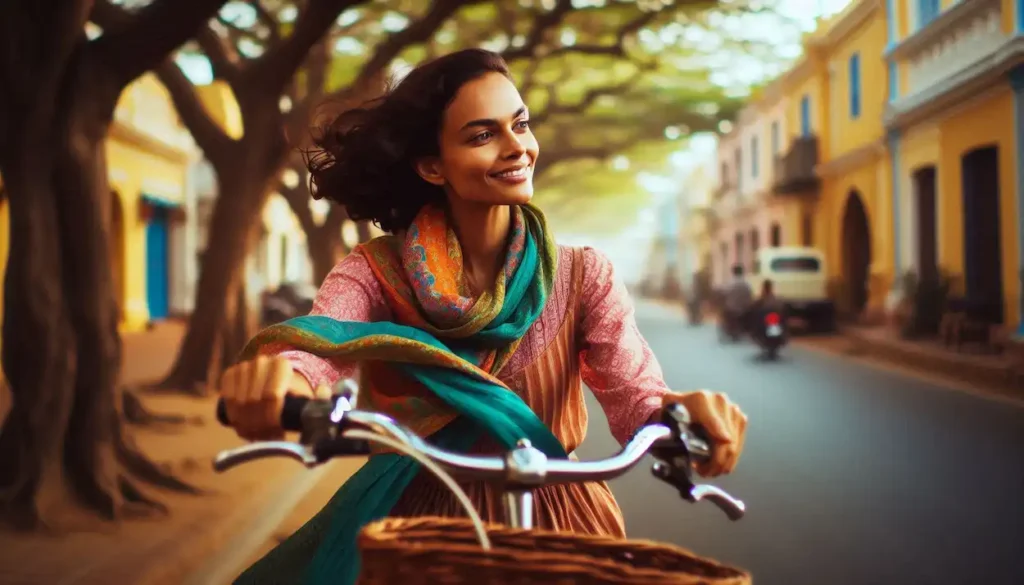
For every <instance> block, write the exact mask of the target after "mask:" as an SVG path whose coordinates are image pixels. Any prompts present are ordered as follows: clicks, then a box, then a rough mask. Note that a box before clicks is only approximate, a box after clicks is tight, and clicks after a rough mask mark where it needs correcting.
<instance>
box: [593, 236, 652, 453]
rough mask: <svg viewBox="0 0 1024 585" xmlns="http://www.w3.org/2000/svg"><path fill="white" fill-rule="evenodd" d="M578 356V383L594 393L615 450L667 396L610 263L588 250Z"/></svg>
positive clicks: (646, 419) (594, 251) (621, 285)
mask: <svg viewBox="0 0 1024 585" xmlns="http://www.w3.org/2000/svg"><path fill="white" fill-rule="evenodd" d="M583 262H584V263H583V291H582V298H581V299H580V309H581V311H582V315H581V320H580V328H581V340H582V350H581V354H580V363H581V372H582V375H583V381H584V382H586V383H587V386H589V387H590V389H591V390H592V391H593V392H594V395H595V396H596V397H597V400H598V402H600V403H601V408H602V409H603V410H604V413H605V416H606V417H607V418H608V424H609V426H610V427H611V431H612V435H613V436H614V437H615V439H616V440H617V441H619V444H625V443H626V441H628V440H629V437H630V436H632V434H633V433H634V432H635V431H636V429H638V428H639V427H640V426H642V425H644V424H646V423H647V422H648V421H650V420H651V418H652V417H654V416H655V415H656V414H657V413H658V412H659V411H660V409H661V400H662V396H664V395H665V394H666V393H668V392H670V390H669V388H668V386H666V385H665V379H664V376H663V375H662V372H661V366H660V365H659V364H658V360H657V358H655V357H654V353H653V352H651V348H650V347H648V345H647V342H646V341H645V340H644V338H643V336H642V335H640V330H639V329H638V328H637V326H636V320H635V319H634V317H633V303H632V301H631V300H630V298H629V293H628V292H626V286H625V285H624V284H623V283H622V282H621V281H620V280H618V279H617V278H616V276H615V272H614V270H613V268H612V263H611V261H610V260H609V259H608V258H607V257H606V256H605V255H604V254H602V253H600V252H598V251H597V250H594V249H592V248H585V249H584V251H583Z"/></svg>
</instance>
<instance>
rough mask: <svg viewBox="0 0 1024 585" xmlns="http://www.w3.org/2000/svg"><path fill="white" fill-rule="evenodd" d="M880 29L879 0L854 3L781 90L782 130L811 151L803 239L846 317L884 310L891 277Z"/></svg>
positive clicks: (825, 29)
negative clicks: (815, 251) (813, 159)
mask: <svg viewBox="0 0 1024 585" xmlns="http://www.w3.org/2000/svg"><path fill="white" fill-rule="evenodd" d="M886 23H887V20H886V11H885V5H884V4H883V2H882V1H881V0H860V1H857V2H854V3H853V4H851V5H850V6H848V7H847V8H846V10H844V11H843V12H841V13H839V14H837V15H835V16H834V17H832V18H831V19H829V20H828V21H826V22H823V23H821V26H820V27H819V29H818V31H817V32H816V33H815V34H813V35H811V36H810V37H809V38H808V40H807V42H806V48H807V54H806V56H805V58H804V61H803V62H802V63H801V64H800V65H798V66H797V67H796V68H795V69H794V71H793V73H792V74H791V79H790V81H789V83H788V84H787V91H788V93H789V102H790V104H791V112H790V116H789V120H790V121H791V126H790V131H791V132H792V133H793V135H794V136H797V137H804V139H805V140H807V141H808V142H810V141H813V142H815V143H816V144H817V149H818V155H817V158H818V164H817V165H816V168H815V174H816V175H817V177H818V178H819V179H820V183H819V184H818V186H817V193H814V192H813V191H814V190H813V189H808V190H807V191H809V193H808V194H809V195H810V196H809V197H807V199H809V200H811V201H813V203H810V204H809V207H811V208H813V210H814V221H813V226H812V227H811V231H812V232H813V233H814V234H815V235H817V237H812V238H811V239H812V240H813V242H814V245H815V246H816V247H818V248H821V249H822V250H823V251H824V252H825V255H826V259H827V265H828V271H829V276H830V278H831V280H832V281H833V283H834V285H835V286H834V289H833V290H834V294H835V295H836V297H837V298H836V301H838V304H839V308H840V310H842V311H846V312H848V313H850V314H854V315H858V314H862V313H864V312H865V311H866V310H867V311H871V310H880V309H881V308H882V305H883V303H884V300H885V296H886V294H887V292H888V290H889V287H890V285H891V283H892V280H893V274H894V266H893V263H892V258H893V255H892V253H891V251H890V250H891V249H892V238H891V237H890V234H891V233H892V232H891V228H890V227H889V226H890V225H891V219H890V214H889V210H890V205H889V201H891V194H890V189H889V182H890V181H889V180H888V177H889V176H890V174H891V171H890V170H889V166H888V156H887V151H886V142H885V131H884V127H883V125H882V115H883V113H884V111H885V106H886V98H887V91H886V83H887V73H886V67H885V61H884V57H883V53H884V51H885V46H886V35H887V32H886V31H887V29H886ZM797 144H799V141H798V142H797ZM806 148H812V146H811V145H810V144H808V145H807V146H806ZM805 158H810V157H805Z"/></svg>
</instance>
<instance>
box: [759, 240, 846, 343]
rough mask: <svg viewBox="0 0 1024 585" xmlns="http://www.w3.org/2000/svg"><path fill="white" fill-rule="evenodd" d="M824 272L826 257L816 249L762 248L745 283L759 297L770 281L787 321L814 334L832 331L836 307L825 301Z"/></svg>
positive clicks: (826, 295) (826, 286)
mask: <svg viewBox="0 0 1024 585" xmlns="http://www.w3.org/2000/svg"><path fill="white" fill-rule="evenodd" d="M825 268H826V267H825V255H824V254H822V253H821V252H820V251H819V250H817V249H815V248H801V247H785V248H762V249H760V250H758V251H757V258H756V260H755V261H754V270H753V272H752V273H750V274H749V275H748V276H747V283H749V284H750V287H751V289H753V291H754V295H755V296H759V295H760V293H761V283H762V282H764V280H765V279H769V280H771V281H772V287H773V289H774V291H775V296H776V298H778V299H779V301H780V302H781V303H782V304H783V306H784V307H785V310H786V317H787V318H792V317H796V318H799V319H802V320H804V321H806V322H807V324H808V326H809V327H810V328H811V329H812V330H814V331H831V330H832V329H833V328H834V327H835V306H834V305H833V303H832V301H831V300H830V299H829V298H828V277H827V274H828V272H827V270H826V269H825Z"/></svg>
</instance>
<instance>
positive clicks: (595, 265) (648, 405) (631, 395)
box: [281, 246, 669, 444]
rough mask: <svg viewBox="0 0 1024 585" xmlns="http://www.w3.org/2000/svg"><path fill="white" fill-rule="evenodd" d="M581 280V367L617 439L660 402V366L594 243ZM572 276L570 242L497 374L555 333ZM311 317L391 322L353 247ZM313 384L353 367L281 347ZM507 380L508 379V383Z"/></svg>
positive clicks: (511, 372) (533, 353) (507, 375)
mask: <svg viewBox="0 0 1024 585" xmlns="http://www.w3.org/2000/svg"><path fill="white" fill-rule="evenodd" d="M582 255H583V261H584V267H583V274H584V275H585V281H584V282H583V287H582V290H581V292H580V300H579V303H580V310H581V313H582V315H581V320H580V342H581V348H582V351H581V353H580V370H581V374H582V377H583V381H584V382H586V384H587V386H589V387H590V389H591V390H592V391H593V393H594V395H595V396H596V397H597V400H598V402H600V404H601V407H602V409H603V410H604V413H605V416H606V417H607V418H608V423H609V426H610V427H611V431H612V435H613V436H614V437H615V438H616V440H618V441H619V443H620V444H622V443H625V442H626V441H627V440H628V439H629V437H630V436H631V435H632V433H633V432H634V431H635V430H636V429H637V428H639V427H640V426H641V425H643V424H644V423H646V422H647V421H648V420H649V419H650V418H651V416H653V415H654V413H655V412H657V410H658V409H659V408H660V406H661V397H662V395H663V394H664V393H666V392H668V391H669V389H668V387H667V386H666V385H665V381H664V378H663V376H662V371H661V366H660V365H659V364H658V360H657V359H656V358H655V357H654V354H653V353H652V352H651V349H650V347H649V346H648V345H647V342H646V341H645V340H644V338H643V337H642V336H641V335H640V331H639V329H637V326H636V321H635V319H634V317H633V305H632V302H631V300H630V298H629V294H628V293H627V292H626V287H625V285H624V284H623V283H622V282H621V281H620V280H618V279H617V278H615V274H614V271H613V268H612V264H611V261H610V260H609V259H608V258H607V257H606V256H605V255H604V254H602V253H600V252H598V251H597V250H594V249H593V248H584V250H583V254H582ZM571 278H572V251H571V248H567V247H564V246H559V263H558V279H557V281H556V282H555V286H554V291H553V294H552V296H551V298H550V299H548V303H547V305H546V306H545V307H544V311H543V312H542V313H541V316H540V318H539V319H538V320H537V322H536V323H535V324H534V326H533V327H532V328H531V329H530V331H529V332H528V333H527V334H526V337H525V338H524V339H523V341H522V343H521V344H520V346H519V348H518V349H517V350H516V353H515V354H514V355H513V356H512V358H511V359H510V361H509V363H508V364H507V365H506V366H505V368H504V370H503V371H502V372H500V373H499V378H500V379H501V380H502V381H503V382H505V383H511V382H512V381H513V380H514V378H515V374H516V373H517V372H519V371H521V370H522V369H523V368H524V367H526V366H527V365H528V364H530V362H532V361H533V360H534V359H535V358H536V357H537V356H539V355H540V354H541V353H542V352H543V351H544V350H545V348H547V347H548V346H549V345H550V343H551V341H552V340H553V339H554V337H555V335H556V333H557V331H558V328H559V324H560V322H561V320H562V317H563V315H564V314H565V312H566V305H567V303H568V301H569V291H570V289H571ZM310 314H312V315H325V316H328V317H332V318H334V319H337V320H340V321H361V322H372V321H390V320H391V312H390V310H389V308H388V306H387V304H386V303H385V300H384V296H383V294H382V292H381V289H380V285H379V284H378V282H377V279H376V277H375V276H374V275H373V272H372V270H371V269H370V265H369V263H368V262H367V261H366V259H365V258H364V257H363V256H362V255H361V254H359V253H354V254H350V255H349V256H347V257H346V258H345V259H344V260H342V261H341V262H339V263H338V265H337V266H335V267H334V269H333V270H332V271H331V273H330V274H329V275H327V278H326V279H325V280H324V282H323V285H322V286H321V287H320V291H319V293H318V294H317V297H316V300H315V302H314V303H313V310H312V312H311V313H310ZM281 355H283V356H286V357H287V358H288V359H289V360H290V361H291V363H292V365H293V367H294V368H295V370H296V371H297V372H299V373H301V374H302V375H303V376H305V377H306V379H307V380H308V381H309V382H310V384H312V385H313V386H317V385H320V384H328V385H333V384H334V383H335V382H337V381H338V379H340V378H342V377H345V376H352V375H354V373H355V366H354V365H352V364H345V363H338V362H336V361H330V360H326V359H323V358H319V357H316V356H314V355H311V354H308V353H305V352H301V351H285V352H282V354H281ZM510 386H511V384H510Z"/></svg>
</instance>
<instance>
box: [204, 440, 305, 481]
mask: <svg viewBox="0 0 1024 585" xmlns="http://www.w3.org/2000/svg"><path fill="white" fill-rule="evenodd" d="M278 456H281V457H288V458H290V459H295V460H296V461H298V462H299V463H302V464H303V465H305V466H306V467H307V468H313V467H316V466H317V464H319V463H320V460H319V458H318V457H317V456H316V455H315V454H314V452H313V449H312V448H311V447H310V446H308V445H300V444H299V443H293V442H291V441H262V442H259V443H250V444H248V445H243V446H241V447H236V448H234V449H228V450H226V451H221V452H220V453H218V454H217V456H216V457H215V458H214V460H213V469H214V471H216V472H218V473H221V472H224V471H227V470H228V469H231V468H232V467H235V466H238V465H241V464H243V463H248V462H249V461H254V460H256V459H263V458H265V457H278Z"/></svg>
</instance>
